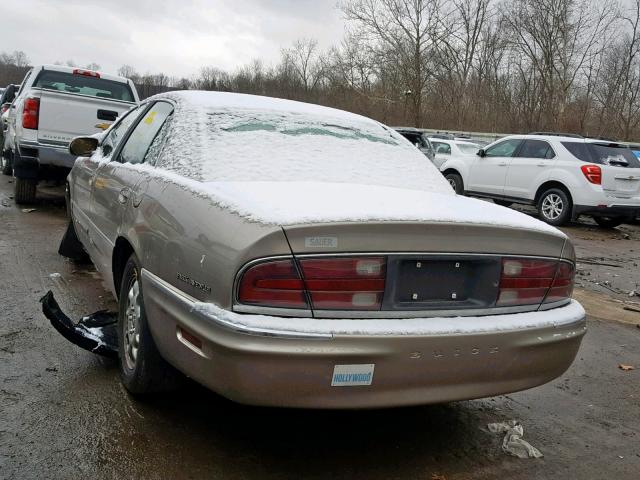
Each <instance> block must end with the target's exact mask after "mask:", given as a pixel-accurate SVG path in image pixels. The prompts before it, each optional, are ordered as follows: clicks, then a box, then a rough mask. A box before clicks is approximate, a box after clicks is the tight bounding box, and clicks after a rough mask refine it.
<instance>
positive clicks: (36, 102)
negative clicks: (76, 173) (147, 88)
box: [5, 65, 139, 204]
mask: <svg viewBox="0 0 640 480" xmlns="http://www.w3.org/2000/svg"><path fill="white" fill-rule="evenodd" d="M138 100H139V98H138V92H137V91H136V87H135V85H134V84H133V82H132V81H131V80H129V79H127V78H123V77H117V76H114V75H107V74H104V73H99V72H94V71H91V70H83V69H79V68H72V67H63V66H58V65H40V66H36V67H33V68H32V69H31V70H29V72H28V73H27V75H26V76H25V78H24V80H23V82H22V86H21V88H20V91H19V92H18V95H17V97H16V99H15V100H14V102H13V104H12V105H11V108H10V110H9V117H8V133H7V135H8V138H7V140H6V144H5V145H6V146H7V148H8V150H9V155H10V157H11V163H12V166H13V175H14V177H15V201H16V203H19V204H26V203H32V202H33V201H34V200H35V197H36V185H37V184H38V181H40V180H63V179H64V178H66V176H67V174H68V173H69V171H70V170H71V167H72V166H73V163H74V161H75V157H73V156H72V155H71V154H70V153H69V150H68V147H69V143H70V142H71V140H72V139H73V138H74V137H77V136H81V135H91V134H94V133H99V132H102V131H103V130H105V129H107V128H108V127H109V126H110V125H111V124H112V123H113V122H114V121H115V120H116V119H117V118H118V116H119V115H121V114H123V113H124V112H126V111H127V110H129V109H130V108H131V107H132V106H133V105H135V104H136V103H137V102H138Z"/></svg>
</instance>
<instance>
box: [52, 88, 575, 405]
mask: <svg viewBox="0 0 640 480" xmlns="http://www.w3.org/2000/svg"><path fill="white" fill-rule="evenodd" d="M255 145H260V148H259V149H256V148H255ZM70 149H71V152H72V153H73V154H75V155H78V156H80V157H81V158H78V160H77V161H76V162H75V165H74V167H73V169H72V170H71V173H70V175H69V177H68V192H69V206H70V216H71V220H70V223H69V227H68V230H67V236H66V238H67V242H69V243H71V244H77V243H78V242H80V244H81V246H84V249H85V250H86V251H87V252H88V253H89V255H90V256H91V258H92V259H93V262H94V264H95V266H96V267H97V268H98V270H99V271H100V272H101V273H102V275H103V278H104V281H105V283H106V285H108V286H109V287H110V288H111V289H112V291H113V292H114V294H115V295H116V296H117V298H118V302H119V318H118V329H119V337H120V340H119V341H120V344H119V352H120V376H121V379H122V381H123V383H124V386H125V387H126V388H127V389H128V390H129V392H131V393H133V394H144V393H150V392H154V391H159V390H163V389H166V388H168V387H170V386H171V384H172V379H173V378H175V376H174V372H175V370H174V369H177V370H179V371H182V372H183V373H185V374H187V375H188V376H190V377H192V378H194V379H195V380H197V381H198V382H200V383H202V384H203V385H205V386H208V387H209V388H211V389H213V390H215V391H216V392H218V393H220V394H221V395H224V396H226V397H228V398H230V399H232V400H235V401H238V402H241V403H247V404H259V405H271V406H281V407H282V406H289V407H313V408H361V407H388V406H397V405H412V404H425V403H434V402H437V403H439V402H447V401H453V400H461V399H467V398H477V397H486V396H493V395H497V394H501V393H506V392H512V391H516V390H522V389H526V388H530V387H533V386H536V385H540V384H542V383H545V382H548V381H549V380H551V379H553V378H556V377H558V376H559V375H561V374H562V373H563V372H564V371H565V370H566V369H567V368H568V367H569V365H570V364H571V363H572V361H573V359H574V358H575V356H576V353H577V351H578V348H579V345H580V342H581V340H582V337H583V334H584V333H585V328H586V327H585V313H584V310H583V309H582V307H581V306H580V305H579V304H578V303H577V302H575V301H573V300H571V292H572V288H573V281H574V271H575V254H574V249H573V247H572V245H571V242H570V241H569V239H568V238H567V237H566V235H564V234H563V233H562V232H560V231H559V230H557V229H555V228H553V227H550V226H548V225H546V224H544V223H542V222H540V221H538V220H536V219H533V218H531V217H529V216H527V215H524V214H521V213H519V212H516V211H513V210H508V209H504V208H501V207H497V206H495V205H492V204H490V203H486V202H480V201H478V200H474V199H469V198H465V197H462V196H458V195H455V194H454V192H453V190H452V189H451V188H450V186H449V185H448V183H447V182H446V180H445V179H444V177H443V176H442V175H441V174H440V173H439V172H438V170H437V169H436V168H435V167H434V166H433V165H432V164H431V163H429V162H425V161H424V156H423V155H422V154H421V153H420V152H418V151H417V150H416V149H415V148H414V147H413V146H411V145H410V144H409V143H408V142H407V141H406V140H405V139H404V138H402V137H401V136H400V135H399V134H398V133H396V132H395V131H393V130H392V129H389V128H387V127H384V126H383V125H381V124H380V123H378V122H376V121H373V120H370V119H367V118H365V117H362V116H359V115H355V114H351V113H348V112H343V111H340V110H335V109H331V108H327V107H321V106H318V105H309V104H304V103H299V102H293V101H289V100H281V99H272V98H267V97H259V96H252V95H241V94H233V93H223V92H193V91H191V92H171V93H166V94H161V95H157V96H155V97H152V98H150V99H147V100H146V101H144V102H142V104H141V105H139V106H138V107H136V108H135V109H133V110H132V111H131V112H129V113H128V114H127V115H126V116H124V117H123V118H122V119H121V120H120V121H119V122H118V123H116V124H115V125H114V126H113V127H111V128H110V130H109V131H108V132H106V134H105V135H104V136H103V137H102V138H100V139H98V138H96V137H95V136H93V137H80V138H76V139H75V140H74V141H73V142H72V143H71V146H70ZM63 247H64V244H63V245H62V246H61V249H62V250H63V251H64V248H63ZM71 250H74V249H71ZM172 372H173V373H172Z"/></svg>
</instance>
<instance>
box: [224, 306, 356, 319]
mask: <svg viewBox="0 0 640 480" xmlns="http://www.w3.org/2000/svg"><path fill="white" fill-rule="evenodd" d="M233 311H234V312H238V313H253V314H256V315H273V316H276V317H296V318H297V317H301V318H313V315H312V314H311V310H310V309H309V310H304V309H301V308H276V307H261V306H259V305H244V304H242V303H238V304H234V305H233ZM340 318H344V317H340Z"/></svg>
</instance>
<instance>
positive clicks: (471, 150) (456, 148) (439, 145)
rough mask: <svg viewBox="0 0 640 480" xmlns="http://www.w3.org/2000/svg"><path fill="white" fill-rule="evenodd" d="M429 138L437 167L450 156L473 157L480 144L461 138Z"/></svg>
mask: <svg viewBox="0 0 640 480" xmlns="http://www.w3.org/2000/svg"><path fill="white" fill-rule="evenodd" d="M429 140H430V141H431V145H433V149H434V150H435V152H436V155H435V159H434V160H433V163H434V165H435V166H436V167H438V168H440V167H441V166H442V164H443V163H444V162H446V161H448V160H450V159H451V158H452V157H460V156H462V157H465V156H471V157H473V156H474V155H475V154H476V153H478V150H480V145H478V144H477V143H473V142H468V141H463V140H442V139H440V138H430V139H429Z"/></svg>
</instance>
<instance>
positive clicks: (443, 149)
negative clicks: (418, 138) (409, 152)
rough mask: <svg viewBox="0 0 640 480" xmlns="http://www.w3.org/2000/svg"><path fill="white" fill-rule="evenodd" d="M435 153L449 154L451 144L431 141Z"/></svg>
mask: <svg viewBox="0 0 640 480" xmlns="http://www.w3.org/2000/svg"><path fill="white" fill-rule="evenodd" d="M431 144H432V145H433V148H435V150H436V153H443V154H445V155H451V145H449V144H448V143H440V142H431Z"/></svg>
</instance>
